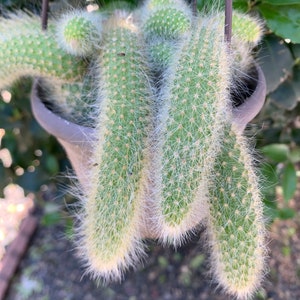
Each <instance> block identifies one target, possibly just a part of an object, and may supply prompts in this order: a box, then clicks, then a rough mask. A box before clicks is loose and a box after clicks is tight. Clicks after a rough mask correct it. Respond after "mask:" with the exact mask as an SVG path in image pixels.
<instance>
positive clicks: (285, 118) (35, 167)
mask: <svg viewBox="0 0 300 300" xmlns="http://www.w3.org/2000/svg"><path fill="white" fill-rule="evenodd" d="M41 2H42V1H39V0H31V1H23V0H2V1H0V15H4V16H5V15H6V14H7V13H8V12H9V11H14V10H17V9H26V10H30V11H33V12H34V13H37V14H39V13H40V10H41ZM91 2H95V3H97V4H98V5H99V6H100V7H101V6H103V5H114V6H118V5H119V3H120V1H113V0H111V1H109V0H98V1H84V0H82V1H80V0H69V1H50V8H51V10H52V12H55V11H57V10H61V9H64V8H66V7H69V5H72V6H74V7H82V6H84V5H86V4H88V3H91ZM123 2H124V1H123ZM126 2H127V3H128V4H129V5H130V6H131V7H134V6H136V5H138V4H139V3H140V2H141V1H138V0H127V1H126ZM224 2H225V1H220V0H217V1H216V0H198V1H197V5H198V9H199V10H201V11H210V10H212V9H215V8H216V7H217V6H223V5H224ZM233 5H234V8H235V9H238V10H241V11H243V12H247V13H250V14H253V15H258V16H260V18H261V19H262V22H263V23H264V24H265V28H266V34H265V38H264V40H263V42H262V43H261V44H260V45H259V46H258V48H257V54H256V58H257V60H258V62H259V64H260V65H261V67H262V68H263V71H264V73H265V76H266V80H267V85H268V96H267V99H266V105H265V107H264V109H263V111H262V112H261V113H260V115H259V116H258V117H257V118H256V120H255V121H254V122H253V124H256V125H254V126H253V125H252V126H251V129H250V134H255V137H256V141H257V148H258V149H259V151H260V152H261V153H262V155H263V157H262V162H261V163H260V167H261V170H262V173H263V178H264V189H263V194H264V199H265V203H266V212H267V214H268V216H269V217H270V219H274V218H276V217H279V218H284V219H285V218H289V217H292V216H293V215H294V214H295V212H294V211H293V210H292V209H290V208H289V200H290V199H291V198H292V197H293V195H294V192H295V190H296V183H297V180H298V181H299V176H298V177H297V171H296V167H295V166H296V165H297V164H298V165H299V162H300V1H299V0H233ZM30 86H31V81H30V80H29V79H24V80H22V81H20V82H18V83H17V84H16V85H15V86H14V87H13V88H12V89H11V92H12V96H13V97H12V101H11V102H10V103H9V104H7V103H5V102H3V101H1V98H0V128H3V129H5V133H6V134H5V136H4V137H3V139H2V142H1V148H0V149H3V148H7V149H8V150H9V151H10V153H11V155H12V158H13V163H12V165H11V166H10V167H9V168H5V167H4V166H3V164H2V162H1V160H0V198H1V197H2V196H3V195H2V190H3V188H4V187H5V186H6V185H8V184H9V183H17V184H19V185H21V186H22V187H23V188H24V189H25V191H26V192H34V193H35V194H36V195H37V202H38V203H39V204H40V205H42V206H44V202H43V201H42V200H41V199H42V197H41V195H42V194H44V193H45V191H46V190H47V187H49V185H51V182H54V181H55V179H54V177H56V176H57V174H58V173H60V172H63V171H65V170H66V168H67V167H69V163H68V161H67V159H66V157H65V154H64V152H63V150H62V148H61V147H60V146H59V144H58V143H57V142H56V140H55V139H54V138H53V137H51V136H50V135H48V134H47V133H46V132H45V131H44V130H43V129H41V127H40V126H39V125H38V124H37V122H36V121H35V120H34V118H33V117H32V115H31V110H30V104H29V95H30ZM251 130H252V131H251ZM41 153H42V155H40V154H41ZM20 167H21V168H22V169H23V170H24V174H23V175H21V176H17V175H16V170H18V169H19V168H20ZM61 181H63V180H62V179H61ZM51 186H52V185H51ZM53 186H57V185H53ZM278 186H279V187H281V188H282V191H283V197H284V199H285V207H283V208H282V207H281V208H280V209H279V208H278V205H277V202H276V201H275V199H276V198H275V188H276V187H278ZM56 192H57V191H56V190H55V193H56ZM60 193H62V192H60ZM49 216H50V217H49ZM51 216H52V217H53V218H51ZM56 216H57V211H56V210H51V209H50V213H49V214H48V217H47V218H46V220H48V221H46V223H47V222H48V223H51V222H52V221H53V220H56Z"/></svg>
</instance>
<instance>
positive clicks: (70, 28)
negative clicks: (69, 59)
mask: <svg viewBox="0 0 300 300" xmlns="http://www.w3.org/2000/svg"><path fill="white" fill-rule="evenodd" d="M56 28H57V40H58V43H59V44H60V45H61V47H62V48H63V49H65V50H66V51H67V52H68V53H70V54H73V55H78V56H87V55H91V54H92V53H93V51H95V50H96V49H99V46H100V42H101V37H102V15H101V14H100V13H99V12H95V11H94V12H87V11H80V10H74V11H71V12H69V13H67V14H65V15H63V16H61V17H60V19H59V22H58V23H57V24H56Z"/></svg>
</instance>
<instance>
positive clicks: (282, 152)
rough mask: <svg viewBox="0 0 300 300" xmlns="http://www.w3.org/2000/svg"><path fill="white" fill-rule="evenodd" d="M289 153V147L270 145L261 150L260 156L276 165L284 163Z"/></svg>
mask: <svg viewBox="0 0 300 300" xmlns="http://www.w3.org/2000/svg"><path fill="white" fill-rule="evenodd" d="M289 151H290V150H289V147H288V146H287V145H285V144H271V145H267V146H264V147H262V149H261V152H262V154H264V155H265V156H266V157H267V158H269V159H271V160H272V161H274V162H276V163H279V162H285V161H286V160H287V159H288V155H289Z"/></svg>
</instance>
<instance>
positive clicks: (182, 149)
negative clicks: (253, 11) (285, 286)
mask: <svg viewBox="0 0 300 300" xmlns="http://www.w3.org/2000/svg"><path fill="white" fill-rule="evenodd" d="M223 15H224V12H222V11H218V12H214V13H210V14H204V13H203V12H201V11H199V12H198V14H197V16H195V15H193V13H192V10H191V8H190V7H189V6H188V5H187V3H186V2H185V1H184V0H161V1H158V0H147V1H145V3H144V4H143V5H142V7H139V8H138V9H136V10H134V11H128V10H119V9H117V10H115V11H114V10H111V9H109V10H108V11H105V10H104V11H101V10H99V11H95V12H92V13H88V12H85V11H82V10H81V11H77V10H74V11H72V12H70V13H67V14H64V15H62V16H60V17H59V18H58V20H50V24H49V28H48V30H47V31H42V30H41V29H40V28H39V21H38V18H37V17H35V16H33V15H28V14H24V13H20V14H17V15H14V16H11V18H10V19H4V18H2V19H1V20H0V32H1V35H0V89H2V88H5V87H7V86H9V85H11V84H12V83H13V82H14V81H15V80H17V79H18V78H20V77H22V76H33V77H40V78H42V80H43V81H42V82H43V85H44V86H45V87H46V88H45V87H44V88H45V90H46V91H47V94H48V95H47V101H52V102H53V104H54V106H55V107H56V110H57V111H58V112H59V113H60V114H61V115H62V116H63V117H64V118H66V119H69V120H72V121H73V122H76V123H79V124H84V125H85V126H90V127H93V128H95V132H96V136H95V137H93V138H94V140H95V141H94V142H93V150H92V152H93V156H92V157H91V158H86V159H89V166H90V168H89V169H88V170H82V172H83V173H84V174H85V176H86V177H87V178H89V180H88V182H89V183H88V184H84V185H80V184H78V188H79V189H80V190H81V191H80V195H81V210H80V213H79V215H80V219H81V225H80V226H79V227H78V229H77V232H78V237H79V242H78V243H79V247H78V248H79V249H80V252H81V256H82V258H83V260H84V261H85V263H86V266H87V270H88V272H89V273H91V274H92V276H93V277H94V278H96V279H98V278H102V279H104V280H115V279H121V278H122V275H123V273H124V271H125V270H126V269H127V268H128V267H130V266H135V265H136V264H137V263H138V262H139V261H140V258H141V257H143V256H144V242H143V238H144V237H149V236H150V237H155V238H157V239H158V240H159V241H160V242H162V243H163V244H172V245H175V246H178V245H180V244H182V243H183V242H184V240H185V239H186V238H187V237H188V235H189V234H190V233H191V232H195V231H196V228H197V226H198V225H199V224H200V223H202V224H206V225H207V236H208V244H209V249H210V251H211V253H212V254H211V265H212V270H213V271H214V274H215V278H216V279H217V282H218V283H219V284H220V285H221V286H222V287H224V289H225V290H227V291H228V292H229V293H231V294H232V295H235V296H237V297H238V298H245V297H248V296H249V295H251V294H253V292H254V291H255V289H256V288H257V286H259V284H260V281H261V278H262V275H263V271H264V257H265V249H264V224H263V216H262V204H261V200H260V193H259V184H258V180H257V175H256V174H255V170H254V168H253V163H252V158H251V154H250V151H249V150H248V149H249V147H248V145H247V141H246V138H245V137H244V136H243V134H242V133H241V132H240V131H239V130H238V128H237V127H236V126H235V123H234V119H233V114H232V105H231V98H230V90H232V89H233V88H235V86H236V85H237V84H239V83H236V82H237V81H238V77H239V74H245V73H247V71H248V69H249V68H250V67H251V64H252V63H253V60H252V59H251V56H250V55H249V53H250V50H251V49H252V48H253V47H254V46H255V45H257V43H258V42H259V40H260V38H261V35H262V26H261V24H260V22H259V21H258V20H256V19H255V18H253V17H249V16H247V15H243V14H241V13H234V14H233V42H232V45H231V47H228V45H227V44H226V42H225V41H224V36H223V35H224V33H223V32H224V24H223V23H224V16H223ZM245 49H247V51H244V50H245Z"/></svg>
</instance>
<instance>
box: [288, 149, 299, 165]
mask: <svg viewBox="0 0 300 300" xmlns="http://www.w3.org/2000/svg"><path fill="white" fill-rule="evenodd" d="M289 160H290V162H291V163H293V164H295V163H298V162H300V147H296V148H294V149H292V150H291V152H290V155H289Z"/></svg>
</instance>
